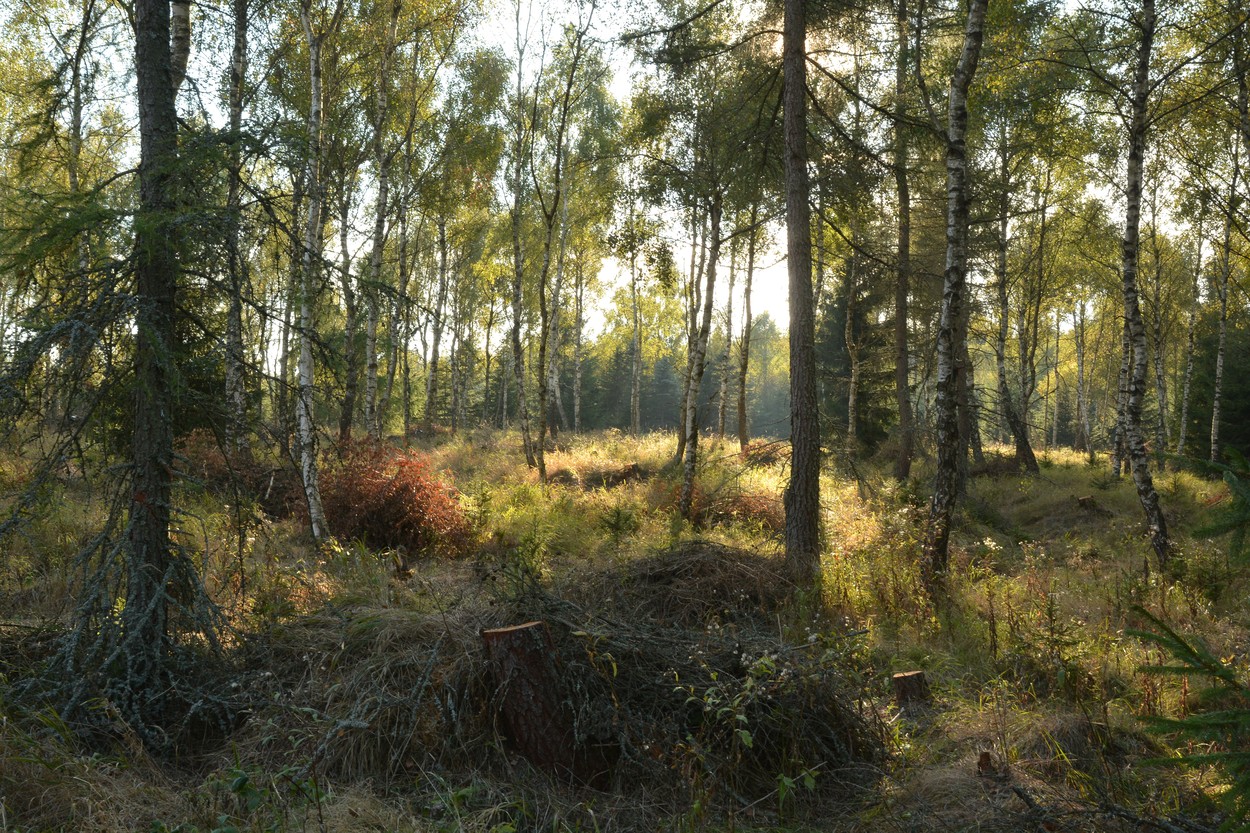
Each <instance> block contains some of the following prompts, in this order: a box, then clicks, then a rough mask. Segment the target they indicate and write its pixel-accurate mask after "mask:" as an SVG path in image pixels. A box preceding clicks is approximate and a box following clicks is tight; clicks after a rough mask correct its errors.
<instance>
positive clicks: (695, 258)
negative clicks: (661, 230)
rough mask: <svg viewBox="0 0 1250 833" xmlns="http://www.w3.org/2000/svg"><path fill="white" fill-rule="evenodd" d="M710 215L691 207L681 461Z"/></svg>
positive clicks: (679, 442) (679, 416) (679, 417)
mask: <svg viewBox="0 0 1250 833" xmlns="http://www.w3.org/2000/svg"><path fill="white" fill-rule="evenodd" d="M707 219H708V218H707V215H706V214H703V213H701V212H700V211H699V209H698V207H697V206H696V207H695V208H692V209H691V210H690V230H691V239H692V241H693V242H692V243H691V248H690V280H689V281H688V282H687V283H686V375H685V376H684V377H683V379H682V385H681V407H680V409H679V410H678V412H677V421H678V426H679V427H678V430H677V456H676V457H675V458H674V459H675V460H676V461H677V462H679V463H680V462H681V461H682V460H684V459H685V457H686V439H687V434H686V410H687V407H688V406H689V404H690V380H691V378H692V376H693V374H694V354H695V340H696V339H697V338H698V334H699V309H700V303H699V299H700V294H699V292H700V289H699V286H700V282H701V280H702V277H703V270H704V267H705V266H706V264H707Z"/></svg>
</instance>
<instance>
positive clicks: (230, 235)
mask: <svg viewBox="0 0 1250 833" xmlns="http://www.w3.org/2000/svg"><path fill="white" fill-rule="evenodd" d="M248 2H249V0H233V3H232V7H233V11H234V15H233V17H234V21H233V22H234V49H233V51H232V52H231V55H230V89H229V92H228V99H229V107H230V125H229V130H230V148H229V155H228V157H227V164H226V168H227V171H226V172H227V177H228V182H227V186H226V215H227V222H228V224H229V228H228V230H227V233H226V260H227V268H228V271H229V278H230V297H229V307H228V309H227V311H226V363H225V364H226V368H225V369H226V390H225V394H226V447H227V448H229V449H230V450H232V451H245V450H246V449H247V446H248V442H247V394H246V390H245V386H244V372H245V358H244V357H245V353H244V347H243V288H244V277H243V276H244V269H245V267H244V264H243V262H242V258H241V255H240V248H241V241H240V238H241V236H242V224H243V216H242V215H243V212H242V208H241V197H242V190H243V155H242V145H243V84H244V80H245V79H246V76H247V24H248ZM171 12H172V6H171Z"/></svg>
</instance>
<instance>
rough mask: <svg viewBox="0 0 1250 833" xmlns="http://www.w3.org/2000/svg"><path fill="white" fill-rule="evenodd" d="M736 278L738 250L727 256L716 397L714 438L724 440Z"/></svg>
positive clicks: (732, 340)
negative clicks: (726, 286)
mask: <svg viewBox="0 0 1250 833" xmlns="http://www.w3.org/2000/svg"><path fill="white" fill-rule="evenodd" d="M737 278H738V249H737V247H734V249H733V250H732V251H731V252H730V254H729V291H728V292H726V293H725V355H724V358H723V361H722V362H721V373H720V393H719V394H718V395H717V397H716V436H717V437H719V438H720V439H722V440H723V439H725V421H726V416H727V415H728V413H729V377H730V375H731V372H730V356H731V355H732V354H733V342H734V283H735V282H736V281H737Z"/></svg>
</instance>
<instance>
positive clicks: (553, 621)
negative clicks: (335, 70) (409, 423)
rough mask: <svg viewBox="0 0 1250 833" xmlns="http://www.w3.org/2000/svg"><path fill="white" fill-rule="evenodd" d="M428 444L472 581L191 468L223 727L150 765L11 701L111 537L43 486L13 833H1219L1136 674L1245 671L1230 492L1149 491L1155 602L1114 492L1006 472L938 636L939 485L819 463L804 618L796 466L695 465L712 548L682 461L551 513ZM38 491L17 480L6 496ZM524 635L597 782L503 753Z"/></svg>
mask: <svg viewBox="0 0 1250 833" xmlns="http://www.w3.org/2000/svg"><path fill="white" fill-rule="evenodd" d="M416 445H417V446H419V448H418V450H417V454H419V455H420V457H421V458H422V459H424V460H426V461H427V462H428V464H429V471H431V472H437V473H441V476H442V477H443V478H445V479H446V481H447V482H448V483H450V484H452V485H454V487H455V489H456V490H457V501H458V503H459V508H460V510H462V511H463V519H464V521H465V523H466V524H467V526H466V527H465V529H466V530H467V534H466V537H465V539H464V540H463V541H461V542H460V545H459V546H458V548H457V554H456V555H455V556H454V557H453V556H451V555H446V554H444V555H438V556H421V555H420V554H416V553H406V552H399V551H386V550H381V551H379V550H378V549H371V548H370V547H368V546H367V545H366V544H365V543H363V542H359V541H356V542H353V541H344V542H340V543H335V544H333V545H330V546H326V547H323V548H321V549H320V550H317V549H316V548H314V547H313V546H312V545H311V542H310V540H309V538H308V536H307V533H306V532H305V531H304V528H303V524H302V523H301V522H300V520H299V518H298V512H296V513H295V515H294V516H292V517H280V515H281V514H282V513H281V512H275V514H273V515H270V514H266V513H265V512H263V511H261V509H260V508H259V507H260V505H261V504H262V503H265V501H266V500H268V501H270V502H271V503H272V494H271V493H272V492H274V490H275V488H277V489H278V490H279V491H280V489H281V484H279V486H278V487H275V482H278V481H279V480H280V477H278V476H277V475H276V474H273V473H271V474H270V477H269V478H268V481H267V482H266V481H265V478H264V477H261V478H260V479H259V480H257V481H254V482H259V483H262V484H265V485H263V487H262V488H263V491H264V492H265V494H263V495H255V494H246V493H243V492H240V491H239V490H238V489H235V488H232V487H230V486H229V483H228V481H229V478H228V477H223V476H222V475H221V469H222V467H221V465H220V462H221V461H220V460H219V459H218V460H217V461H216V462H215V463H214V462H213V460H212V459H209V458H211V457H212V455H211V454H208V453H207V452H203V451H202V450H201V451H198V452H195V451H188V452H187V456H188V459H187V460H186V465H187V469H188V472H189V475H188V477H187V478H185V479H184V480H183V482H182V483H181V484H180V486H179V495H178V504H179V506H181V507H183V512H182V514H181V515H180V522H179V527H180V530H181V531H180V532H179V536H178V537H179V541H180V543H181V544H182V545H183V546H184V547H186V548H187V551H188V552H190V553H192V554H193V556H194V557H195V559H196V563H197V566H198V567H199V569H200V571H201V575H202V576H203V578H204V582H205V584H206V586H207V588H208V590H209V592H210V594H211V595H212V597H213V598H214V599H215V600H216V601H217V603H218V604H219V605H220V606H221V612H222V613H223V615H224V622H225V625H226V627H225V629H224V630H223V631H222V636H223V646H224V649H223V653H222V655H221V656H220V657H218V658H216V659H211V658H209V659H206V660H205V663H206V667H210V666H211V668H212V669H213V672H212V673H213V674H214V675H215V676H214V680H215V684H216V692H217V695H219V696H218V700H219V701H220V702H221V703H225V704H228V705H230V707H231V708H229V709H225V710H223V711H222V712H221V714H222V715H225V716H224V717H221V718H220V719H219V725H208V724H204V722H203V721H201V724H202V725H199V727H198V729H196V732H197V734H195V735H194V736H193V735H190V734H185V735H184V736H182V738H181V740H180V741H179V742H178V743H177V744H176V745H175V747H174V748H173V751H172V752H171V753H170V754H169V755H165V756H155V755H153V754H151V753H149V752H148V751H146V750H145V749H144V747H143V745H142V744H141V743H139V742H138V740H137V738H136V736H135V735H134V733H133V732H131V731H129V730H128V727H127V726H125V725H124V723H120V722H119V721H117V720H114V721H113V722H112V724H111V726H110V731H109V732H106V733H104V734H100V733H98V732H97V733H96V734H95V736H94V737H93V739H92V741H91V742H90V743H88V742H86V741H84V740H83V739H82V738H81V737H80V735H78V734H76V733H75V732H74V731H73V730H72V729H71V728H70V727H68V726H66V725H64V724H63V723H62V722H61V721H60V720H59V719H58V718H57V717H56V713H55V712H54V711H52V710H50V709H48V708H39V707H37V706H35V705H32V704H31V701H30V699H29V698H28V697H27V698H23V697H21V696H19V694H20V690H21V684H22V682H23V680H25V679H27V678H28V677H30V676H31V675H33V674H35V673H36V672H37V670H38V668H40V667H41V665H42V664H43V663H44V662H45V661H46V660H47V658H48V656H49V655H50V652H51V651H52V649H53V647H54V646H55V644H56V643H55V638H56V636H57V634H58V633H59V628H61V627H63V625H64V623H65V622H66V621H67V620H68V618H69V616H70V615H71V612H72V611H73V609H74V594H75V592H76V585H75V576H76V575H77V574H78V571H77V570H76V568H75V553H76V552H78V551H79V550H80V549H81V548H82V547H83V546H84V545H85V543H86V542H88V541H89V540H90V539H91V538H92V536H93V535H94V534H95V533H96V531H97V530H98V529H99V528H100V526H101V524H102V521H103V519H104V517H105V516H106V514H107V512H108V506H107V504H106V497H105V494H106V492H107V490H105V489H102V488H100V487H99V486H100V483H99V482H94V481H90V480H88V479H86V478H84V476H83V475H82V474H81V473H80V472H77V471H65V472H63V473H62V476H61V477H60V478H59V480H58V481H57V482H55V483H53V484H50V485H47V486H45V487H43V494H42V497H41V509H42V511H41V512H39V513H37V514H36V515H35V516H33V517H32V519H31V520H29V521H28V522H26V523H25V524H24V526H23V527H22V528H21V530H20V531H19V532H18V533H17V534H15V535H13V536H10V537H9V539H8V540H7V541H6V544H5V547H6V549H5V551H4V555H3V558H2V560H0V833H9V831H53V830H55V831H101V832H103V831H130V830H141V831H183V833H191V831H203V832H204V833H207V831H218V832H219V833H226V831H235V830H239V831H243V830H256V831H275V832H280V831H304V830H313V831H316V830H323V831H420V832H421V833H425V831H459V830H465V831H493V832H494V833H506V832H507V831H513V832H514V833H516V831H603V832H604V833H606V831H652V830H702V829H707V830H747V831H765V830H768V831H783V830H786V831H788V830H796V831H797V830H825V831H850V830H864V831H877V830H880V831H954V830H982V831H1018V830H1019V831H1027V830H1046V831H1078V830H1091V831H1092V830H1111V831H1115V830H1124V831H1129V830H1160V831H1172V833H1175V831H1191V833H1192V831H1201V830H1213V829H1215V828H1216V827H1217V826H1218V824H1219V821H1220V819H1221V818H1222V816H1221V813H1222V812H1223V810H1222V808H1221V805H1220V803H1219V801H1218V798H1219V796H1220V794H1221V793H1222V792H1223V791H1225V790H1226V789H1227V778H1226V777H1225V776H1223V775H1222V774H1221V771H1220V770H1218V769H1216V768H1213V767H1207V766H1184V767H1182V766H1175V765H1170V764H1169V763H1168V761H1169V760H1174V759H1175V758H1176V756H1177V755H1178V754H1181V753H1193V752H1202V751H1210V750H1211V748H1210V747H1204V746H1200V745H1195V743H1194V742H1193V741H1192V740H1183V739H1182V738H1181V736H1180V735H1177V734H1169V733H1168V732H1167V731H1159V730H1158V729H1157V727H1154V728H1152V725H1151V723H1150V718H1158V717H1164V718H1178V717H1184V716H1185V715H1187V714H1189V713H1190V711H1191V710H1193V709H1196V708H1199V707H1200V703H1201V699H1202V698H1201V695H1202V693H1203V691H1202V689H1203V688H1204V686H1205V685H1206V683H1204V682H1202V681H1201V680H1199V679H1196V678H1191V677H1189V676H1185V675H1160V674H1156V673H1151V672H1150V671H1149V670H1148V666H1151V665H1158V664H1168V663H1170V662H1171V661H1172V658H1171V657H1170V656H1168V655H1167V654H1166V653H1165V652H1164V651H1162V650H1161V649H1160V648H1159V647H1158V646H1157V645H1156V644H1155V643H1153V642H1151V641H1149V640H1146V639H1142V638H1141V637H1139V636H1136V635H1133V634H1131V633H1129V631H1132V630H1133V629H1147V630H1149V629H1152V628H1153V627H1155V623H1152V622H1151V621H1150V619H1149V617H1148V616H1147V615H1146V612H1149V614H1150V616H1153V617H1157V618H1158V619H1159V620H1161V621H1163V622H1166V623H1167V624H1168V625H1169V626H1170V627H1172V628H1174V629H1175V630H1176V631H1177V632H1179V633H1182V634H1186V635H1193V636H1197V637H1199V638H1201V639H1202V640H1203V641H1204V642H1205V644H1206V645H1208V646H1209V647H1210V650H1211V652H1212V653H1213V655H1214V656H1216V657H1219V658H1221V660H1222V662H1224V663H1225V665H1226V666H1227V667H1230V668H1234V669H1236V670H1237V671H1238V672H1242V671H1244V669H1245V666H1246V664H1247V660H1248V657H1247V652H1248V651H1250V639H1248V637H1250V605H1247V604H1246V599H1247V596H1248V594H1250V580H1248V579H1250V571H1248V570H1247V568H1245V567H1243V566H1241V565H1238V564H1235V563H1230V561H1229V559H1228V556H1227V546H1226V542H1224V541H1218V540H1217V541H1208V540H1202V539H1200V538H1197V537H1195V535H1194V531H1195V530H1196V529H1197V528H1198V527H1199V526H1201V525H1202V524H1203V523H1204V522H1206V520H1207V519H1208V517H1209V513H1210V509H1211V507H1212V506H1215V505H1217V504H1218V502H1219V501H1220V500H1221V499H1222V498H1223V497H1224V496H1225V495H1226V493H1227V489H1226V487H1225V486H1224V485H1223V484H1222V483H1221V482H1219V481H1218V480H1213V479H1204V478H1202V477H1199V476H1196V475H1195V474H1192V473H1188V472H1183V471H1168V472H1164V473H1162V474H1159V475H1158V476H1157V480H1156V483H1157V485H1158V487H1159V491H1160V494H1161V496H1162V500H1163V503H1164V506H1165V509H1166V512H1167V517H1168V521H1169V523H1170V524H1171V526H1172V529H1173V531H1174V535H1175V537H1176V540H1177V542H1178V553H1179V554H1178V557H1177V562H1178V564H1177V565H1176V566H1175V567H1174V568H1173V570H1172V571H1171V573H1170V574H1168V575H1163V574H1161V573H1160V572H1159V571H1158V570H1157V569H1154V565H1153V564H1152V563H1151V562H1150V556H1149V546H1148V542H1147V540H1146V538H1145V536H1144V529H1143V523H1142V513H1141V510H1140V506H1139V505H1138V503H1137V499H1136V495H1135V493H1134V491H1133V487H1132V483H1131V481H1129V480H1115V479H1112V478H1111V477H1110V476H1109V474H1108V471H1107V466H1106V464H1105V460H1102V461H1100V463H1099V464H1098V465H1096V466H1090V465H1087V464H1086V462H1085V461H1084V460H1083V459H1082V458H1081V457H1079V456H1078V455H1076V454H1074V453H1072V452H1069V451H1052V452H1048V453H1043V454H1041V461H1042V471H1041V474H1040V475H1039V476H1035V477H1028V476H1024V475H1022V474H1020V473H1018V472H1014V471H1012V470H1011V467H1010V466H1009V465H1006V462H1005V461H1004V460H999V459H998V458H993V460H992V462H991V464H990V465H989V466H987V467H986V470H983V471H974V472H973V475H972V477H971V479H970V481H969V484H968V491H967V495H966V497H965V498H964V500H963V501H962V504H961V508H960V512H959V518H958V524H957V530H956V534H955V538H954V547H953V554H952V566H951V572H950V594H949V599H948V600H947V601H946V603H944V604H942V605H940V606H938V607H935V606H934V605H933V604H932V603H931V602H930V600H929V598H928V596H927V595H926V593H925V592H924V590H923V587H922V584H921V581H920V575H919V570H918V565H917V560H918V552H919V541H920V540H921V537H922V534H923V520H924V518H925V513H926V508H925V506H926V494H927V488H928V485H929V482H930V479H929V475H928V472H927V470H926V468H925V466H924V465H923V464H921V465H919V466H918V467H917V468H918V471H917V472H916V475H915V477H914V478H913V480H912V481H911V482H910V483H908V484H907V485H905V486H902V487H900V486H897V485H895V484H894V483H893V482H892V481H891V480H890V478H889V477H888V469H887V465H888V461H884V460H883V461H871V460H870V461H866V462H860V461H857V462H855V463H854V464H852V463H851V462H850V461H849V458H844V457H842V456H840V455H838V454H833V455H831V456H830V458H829V459H828V463H827V468H826V471H825V474H824V479H823V483H822V488H823V501H824V512H825V518H824V527H825V531H826V536H827V547H826V550H825V553H824V559H823V563H824V576H823V587H822V589H821V591H820V592H819V593H816V594H813V593H811V592H797V591H796V590H795V589H794V588H792V587H790V586H789V584H788V583H787V581H786V579H785V572H784V569H783V565H782V559H781V543H780V539H779V534H780V530H781V526H782V521H783V510H782V502H781V491H782V487H783V485H784V481H785V477H786V475H787V459H786V453H785V452H786V447H785V446H784V445H782V444H766V443H757V444H755V445H753V446H752V453H750V454H747V455H743V454H740V453H739V451H738V447H737V444H736V443H732V444H730V443H717V442H716V441H712V440H705V441H704V447H703V453H704V455H705V459H706V460H707V463H706V465H705V466H704V467H703V469H702V471H701V473H700V478H699V490H698V493H697V496H696V515H697V521H698V522H697V524H693V525H692V524H691V523H689V522H685V521H682V520H681V519H680V518H679V517H678V515H677V513H676V511H675V505H676V502H677V493H678V486H679V481H678V480H677V479H676V475H675V474H674V473H671V472H670V471H669V470H668V468H667V467H666V462H667V459H668V457H669V456H671V454H672V451H673V445H674V443H673V438H672V437H671V436H670V435H649V436H646V437H643V438H639V439H632V438H630V437H628V436H625V435H622V434H620V433H617V432H607V433H600V434H595V435H588V436H569V435H562V436H561V447H560V448H559V449H558V450H555V451H552V452H550V453H549V454H548V455H547V466H548V471H549V475H550V480H551V482H550V484H549V485H547V486H546V487H544V486H541V485H540V484H539V483H538V482H537V478H536V476H535V474H534V473H533V472H532V471H531V470H530V469H528V468H527V467H526V466H525V462H524V459H523V456H522V454H521V448H520V443H519V439H518V437H517V436H516V435H513V434H504V433H498V432H488V431H478V432H470V433H466V434H462V435H459V436H454V437H453V436H445V435H444V436H440V437H437V438H427V439H423V440H420V441H419V442H417V443H416ZM197 454H198V455H200V457H202V458H203V459H200V458H198V457H197V456H196V455H197ZM31 472H32V468H31V466H30V463H29V461H24V460H21V459H18V458H0V496H2V495H10V496H12V495H15V494H17V493H18V492H19V491H20V490H21V488H22V487H23V486H24V485H25V484H26V483H27V482H28V481H29V478H30V477H31ZM338 476H339V477H340V479H342V478H343V477H344V476H352V473H351V472H346V473H344V472H340V473H339V475H338ZM101 482H103V481H101ZM0 499H6V498H0ZM7 499H11V498H7ZM357 520H359V519H357ZM365 521H366V527H365V528H367V521H368V519H365ZM374 534H376V531H375V533H374ZM531 620H538V621H542V622H545V623H546V625H547V628H548V631H549V633H550V634H551V639H552V643H551V644H552V646H553V648H554V649H555V654H556V656H557V661H558V662H559V663H560V664H559V669H560V670H559V673H560V682H561V685H562V689H563V690H562V692H561V693H560V697H561V698H562V700H563V702H564V714H565V716H566V717H567V718H568V719H569V720H570V721H571V725H572V729H571V731H572V733H573V736H574V737H575V743H576V744H577V746H578V748H579V749H580V750H583V753H584V757H585V758H587V759H590V760H593V761H597V762H598V764H597V769H596V770H595V773H594V774H592V775H590V776H586V777H583V778H582V779H581V781H577V780H573V779H570V778H569V777H568V776H567V775H560V774H558V773H556V774H553V773H551V772H549V771H546V770H545V769H543V768H542V767H537V766H534V765H532V764H531V763H530V762H529V761H528V760H526V759H525V758H524V757H523V756H521V755H519V754H517V752H516V749H515V745H514V744H513V743H512V742H511V741H510V740H509V739H508V737H507V735H508V732H507V728H506V725H505V721H504V719H503V718H501V717H500V716H499V714H500V710H501V706H502V704H501V702H500V700H501V696H500V689H499V686H497V685H495V684H494V682H493V678H492V676H491V666H490V662H489V661H488V657H487V652H486V650H485V649H484V647H483V642H482V638H481V636H480V633H481V631H482V630H484V629H490V628H497V627H505V626H510V625H517V624H520V623H523V622H527V621H531ZM916 670H919V671H924V672H925V675H926V678H927V681H928V686H929V691H930V694H931V697H930V699H929V700H928V701H925V702H919V703H914V704H910V705H906V706H899V705H898V704H897V703H896V701H895V699H894V694H893V691H892V688H891V675H892V674H893V673H896V672H906V671H916ZM96 708H97V709H98V710H99V711H100V712H101V713H104V714H107V711H108V708H109V706H108V704H107V703H99V704H97V706H96ZM106 724H107V721H106ZM587 782H588V783H587Z"/></svg>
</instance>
